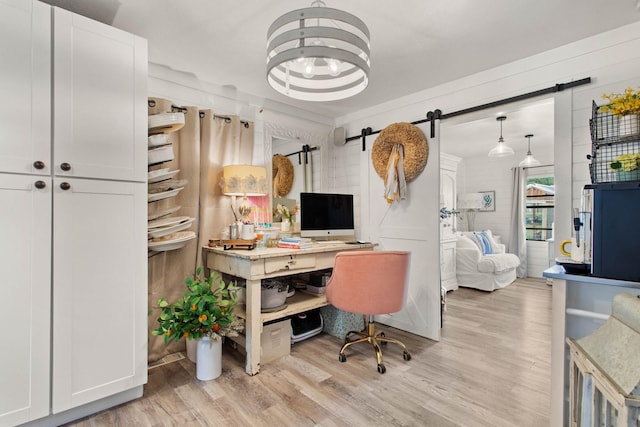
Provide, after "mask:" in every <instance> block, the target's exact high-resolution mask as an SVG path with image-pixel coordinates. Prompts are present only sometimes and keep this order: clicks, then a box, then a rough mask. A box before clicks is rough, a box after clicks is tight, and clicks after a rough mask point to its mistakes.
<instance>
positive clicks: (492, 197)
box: [479, 191, 496, 212]
mask: <svg viewBox="0 0 640 427" xmlns="http://www.w3.org/2000/svg"><path fill="white" fill-rule="evenodd" d="M479 193H480V194H482V207H481V208H480V209H479V210H480V212H493V211H495V210H496V192H495V191H479Z"/></svg>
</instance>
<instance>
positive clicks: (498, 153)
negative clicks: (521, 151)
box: [489, 116, 514, 157]
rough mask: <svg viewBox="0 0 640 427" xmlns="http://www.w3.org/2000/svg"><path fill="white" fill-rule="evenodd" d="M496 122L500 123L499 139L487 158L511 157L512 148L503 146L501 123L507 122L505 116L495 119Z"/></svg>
mask: <svg viewBox="0 0 640 427" xmlns="http://www.w3.org/2000/svg"><path fill="white" fill-rule="evenodd" d="M496 120H497V121H499V122H500V138H499V139H498V144H497V145H496V146H495V147H493V148H492V149H491V151H489V157H507V156H513V154H514V152H513V148H511V147H509V146H508V145H507V144H505V142H504V138H503V137H502V122H504V121H505V120H507V116H500V117H496Z"/></svg>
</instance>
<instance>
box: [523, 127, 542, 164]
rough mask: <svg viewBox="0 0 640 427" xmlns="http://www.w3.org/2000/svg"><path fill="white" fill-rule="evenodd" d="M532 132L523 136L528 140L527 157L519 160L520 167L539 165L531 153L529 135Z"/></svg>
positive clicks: (530, 135)
mask: <svg viewBox="0 0 640 427" xmlns="http://www.w3.org/2000/svg"><path fill="white" fill-rule="evenodd" d="M532 136H533V134H529V135H525V136H524V137H525V138H527V139H528V140H529V143H528V148H527V157H525V158H524V160H523V161H521V162H520V165H519V166H520V167H531V166H540V162H539V161H538V160H536V159H534V158H533V155H531V137H532Z"/></svg>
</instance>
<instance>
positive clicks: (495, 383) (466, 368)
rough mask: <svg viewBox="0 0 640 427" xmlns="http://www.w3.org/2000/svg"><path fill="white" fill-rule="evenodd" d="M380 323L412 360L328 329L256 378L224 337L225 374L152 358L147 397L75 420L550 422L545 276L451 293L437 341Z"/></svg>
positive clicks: (445, 426) (534, 426) (447, 426)
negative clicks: (210, 375) (348, 345)
mask: <svg viewBox="0 0 640 427" xmlns="http://www.w3.org/2000/svg"><path fill="white" fill-rule="evenodd" d="M381 329H382V330H385V331H386V335H388V336H393V337H397V338H399V339H401V340H402V341H403V342H404V343H405V344H406V345H407V347H408V348H409V350H410V351H411V353H412V359H411V360H410V361H409V362H405V361H404V360H403V359H402V351H401V350H400V349H399V348H396V347H395V346H393V345H388V347H387V348H384V349H383V354H384V361H385V365H386V367H387V372H386V374H384V375H380V374H378V372H377V370H376V362H375V356H374V353H373V351H372V349H371V348H369V347H368V346H366V345H360V346H355V348H354V347H352V348H353V350H350V352H349V353H348V360H347V362H346V363H340V362H338V357H337V354H338V350H339V348H340V345H341V340H340V339H338V338H334V337H332V336H329V335H326V334H321V335H318V336H316V337H313V338H310V339H308V340H306V341H303V342H300V343H297V344H294V345H293V347H292V351H291V355H290V356H287V357H284V358H282V359H280V360H277V361H274V362H271V363H268V364H265V365H264V366H262V368H261V371H260V374H258V375H256V376H253V377H251V376H249V375H246V374H245V373H244V369H243V362H242V358H241V357H240V356H239V355H238V354H237V353H236V352H235V351H233V350H231V349H227V348H225V352H224V355H223V373H222V376H221V377H219V378H218V379H216V380H213V381H207V382H202V381H198V380H196V379H195V365H194V364H192V363H191V362H189V361H188V360H187V359H181V360H178V361H175V362H171V363H167V364H165V365H162V366H159V367H155V368H152V369H150V371H149V383H148V384H147V385H146V386H145V393H144V396H143V397H142V398H141V399H138V400H136V401H133V402H130V403H127V404H125V405H122V406H119V407H117V408H114V409H111V410H107V411H104V412H101V413H98V414H96V415H93V416H91V417H89V418H85V419H83V420H80V421H78V422H76V423H73V424H70V425H73V426H78V427H88V426H127V427H128V426H176V425H178V426H270V427H271V426H296V427H297V426H327V427H329V426H434V427H452V426H465V427H467V426H468V427H473V426H491V427H499V426H505V427H507V426H508V427H512V426H519V427H526V426H531V427H540V426H548V425H549V387H550V351H551V350H550V336H551V287H549V286H547V285H546V284H545V282H544V281H543V280H540V279H524V280H523V279H519V280H518V281H516V282H515V283H514V284H512V285H511V286H508V287H507V288H504V289H501V290H498V291H494V292H492V293H487V292H482V291H477V290H473V289H465V288H460V289H458V290H456V291H453V292H449V293H448V296H447V307H446V312H445V314H444V325H443V329H442V339H441V341H440V342H437V343H436V342H433V341H430V340H427V339H424V338H420V337H416V336H414V335H411V334H408V333H405V332H402V331H398V330H396V329H392V328H388V327H385V326H381Z"/></svg>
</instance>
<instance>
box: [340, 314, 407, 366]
mask: <svg viewBox="0 0 640 427" xmlns="http://www.w3.org/2000/svg"><path fill="white" fill-rule="evenodd" d="M350 335H357V336H359V337H360V338H357V339H355V340H353V341H350V340H349V336H350ZM344 340H345V343H344V345H343V346H342V348H341V349H340V353H339V354H338V360H339V361H340V362H346V361H347V355H346V354H345V353H344V351H345V350H346V349H347V348H349V347H351V346H352V345H354V344H360V343H363V342H368V343H369V344H371V346H373V349H374V350H375V352H376V359H377V361H378V372H379V373H381V374H384V373H385V372H386V371H387V369H386V368H385V366H384V363H383V361H382V349H381V348H380V346H381V345H385V344H387V343H393V344H397V345H399V346H400V347H402V350H403V352H402V357H403V358H404V360H411V353H409V350H407V347H406V346H405V345H404V344H403V343H402V342H400V341H398V340H396V339H393V338H387V337H386V336H385V335H384V332H379V333H377V334H376V332H375V321H374V319H373V316H372V315H370V316H369V320H368V322H367V325H366V332H361V331H349V332H347V334H346V335H345V338H344Z"/></svg>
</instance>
